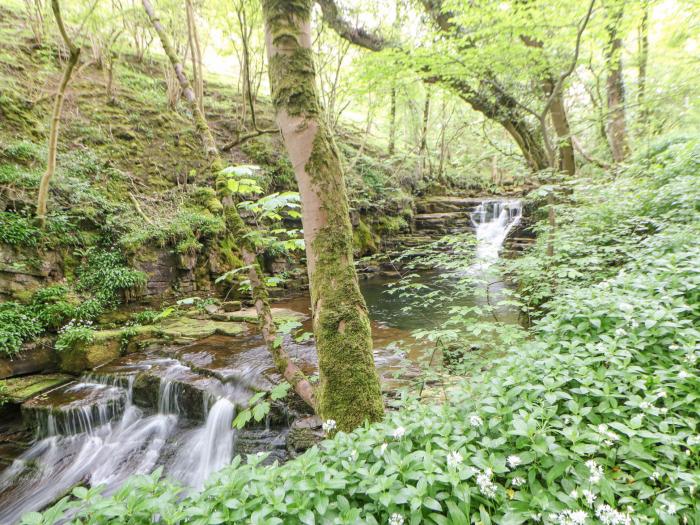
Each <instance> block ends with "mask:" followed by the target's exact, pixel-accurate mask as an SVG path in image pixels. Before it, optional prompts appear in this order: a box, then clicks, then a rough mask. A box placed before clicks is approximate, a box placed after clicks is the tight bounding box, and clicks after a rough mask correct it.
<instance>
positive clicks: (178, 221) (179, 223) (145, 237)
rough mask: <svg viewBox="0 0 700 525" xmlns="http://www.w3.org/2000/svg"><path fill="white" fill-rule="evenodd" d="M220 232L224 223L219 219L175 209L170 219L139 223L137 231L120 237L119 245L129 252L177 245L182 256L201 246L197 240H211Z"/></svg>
mask: <svg viewBox="0 0 700 525" xmlns="http://www.w3.org/2000/svg"><path fill="white" fill-rule="evenodd" d="M223 231H224V222H223V219H222V218H221V217H219V216H215V215H213V214H212V213H211V212H210V211H208V210H203V209H201V208H187V207H185V208H180V209H178V210H177V212H176V213H175V214H174V215H173V216H168V217H164V218H162V219H161V220H158V221H156V222H155V224H145V223H143V222H141V223H140V224H139V227H138V228H136V229H134V230H133V231H131V232H129V233H126V234H125V235H123V236H122V237H121V238H120V240H119V243H120V244H121V246H122V247H123V248H124V249H125V250H127V251H130V252H136V251H138V250H139V249H140V248H141V247H143V246H147V245H149V244H152V243H155V244H156V245H158V246H168V245H171V246H176V247H179V248H178V252H179V253H185V252H186V251H187V250H189V249H192V248H195V247H197V246H198V245H199V246H201V241H200V239H201V240H203V239H210V238H212V237H215V236H216V235H218V234H220V233H221V232H223ZM197 249H199V248H197ZM180 250H183V251H180Z"/></svg>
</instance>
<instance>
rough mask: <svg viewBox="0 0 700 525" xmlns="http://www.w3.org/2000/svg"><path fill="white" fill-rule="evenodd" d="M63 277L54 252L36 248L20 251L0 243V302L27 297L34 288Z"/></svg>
mask: <svg viewBox="0 0 700 525" xmlns="http://www.w3.org/2000/svg"><path fill="white" fill-rule="evenodd" d="M61 277H63V265H62V260H61V256H60V254H59V253H58V252H53V251H43V252H40V251H39V250H38V249H36V248H22V249H21V250H19V249H17V248H15V247H14V246H11V245H9V244H2V243H0V301H9V300H14V299H16V298H19V297H22V296H23V295H28V294H29V293H31V292H33V291H34V290H36V289H37V288H39V287H41V286H44V285H46V284H47V283H49V282H52V281H56V280H58V279H60V278H61Z"/></svg>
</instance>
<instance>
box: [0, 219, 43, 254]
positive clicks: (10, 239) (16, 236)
mask: <svg viewBox="0 0 700 525" xmlns="http://www.w3.org/2000/svg"><path fill="white" fill-rule="evenodd" d="M40 237H41V231H40V230H39V229H38V228H37V227H36V226H35V225H34V224H33V221H32V220H31V219H29V218H27V217H24V216H22V215H20V214H18V213H14V212H11V211H0V242H4V243H6V244H13V245H16V246H36V244H37V243H38V242H39V239H40Z"/></svg>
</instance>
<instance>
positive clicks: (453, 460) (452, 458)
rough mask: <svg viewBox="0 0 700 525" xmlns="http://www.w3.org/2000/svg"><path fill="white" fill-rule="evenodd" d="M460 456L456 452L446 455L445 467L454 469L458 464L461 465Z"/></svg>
mask: <svg viewBox="0 0 700 525" xmlns="http://www.w3.org/2000/svg"><path fill="white" fill-rule="evenodd" d="M462 460H463V458H462V454H460V453H459V452H457V451H454V452H450V453H449V454H447V466H448V467H456V466H457V465H459V464H460V463H462Z"/></svg>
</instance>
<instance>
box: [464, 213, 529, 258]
mask: <svg viewBox="0 0 700 525" xmlns="http://www.w3.org/2000/svg"><path fill="white" fill-rule="evenodd" d="M521 216H522V206H521V204H520V201H516V200H508V201H500V200H498V201H495V200H492V201H483V202H482V203H481V204H479V205H478V206H477V207H476V208H475V209H474V211H473V212H472V224H473V225H474V228H475V234H476V259H477V262H476V263H475V265H474V267H473V269H475V270H483V269H485V268H487V267H489V266H491V265H492V264H493V263H494V262H495V261H496V260H497V259H498V255H499V253H500V251H501V248H502V247H503V242H504V241H505V240H506V237H508V234H509V233H510V232H511V230H512V229H513V228H514V227H515V226H516V225H517V224H518V223H519V222H520V218H521Z"/></svg>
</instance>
